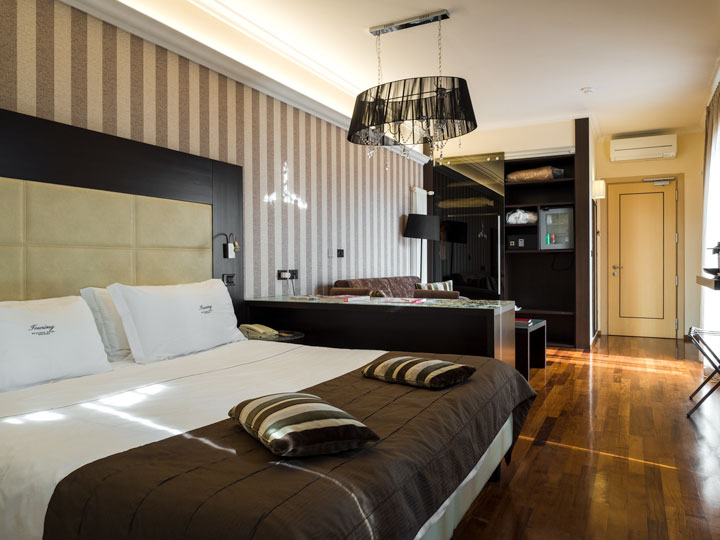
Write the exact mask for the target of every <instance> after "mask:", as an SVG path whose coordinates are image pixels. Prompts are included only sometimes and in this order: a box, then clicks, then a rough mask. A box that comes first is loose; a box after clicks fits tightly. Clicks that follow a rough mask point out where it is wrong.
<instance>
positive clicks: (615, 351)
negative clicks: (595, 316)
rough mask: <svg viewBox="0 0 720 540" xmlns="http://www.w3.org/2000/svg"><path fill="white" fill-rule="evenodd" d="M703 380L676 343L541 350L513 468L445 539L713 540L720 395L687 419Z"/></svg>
mask: <svg viewBox="0 0 720 540" xmlns="http://www.w3.org/2000/svg"><path fill="white" fill-rule="evenodd" d="M704 372H705V369H704V368H703V365H702V363H701V362H700V361H699V358H698V354H697V352H696V350H695V349H694V347H692V345H691V344H688V343H683V342H682V341H675V340H663V339H649V338H624V337H623V338H621V337H604V338H602V339H601V340H599V341H598V343H597V344H596V345H595V346H594V347H593V349H592V350H591V351H589V352H582V351H576V350H567V349H553V348H550V349H548V354H547V367H546V369H544V370H536V369H533V370H531V379H530V383H531V384H532V386H533V388H535V390H536V391H537V392H538V397H537V399H536V401H535V404H534V405H533V408H532V410H531V411H530V415H529V416H528V419H527V421H526V423H525V426H524V427H523V431H522V433H521V435H520V439H519V441H518V443H517V445H516V447H515V450H514V452H513V460H512V462H511V464H510V465H509V466H505V465H503V471H502V479H501V481H500V482H498V483H490V484H488V485H487V486H486V487H485V489H483V491H482V492H481V493H480V495H479V496H478V498H477V499H476V500H475V502H474V503H473V505H472V506H471V508H470V510H469V511H468V512H467V514H466V515H465V517H464V519H463V521H462V522H461V523H460V525H459V526H458V528H457V529H456V531H455V534H454V536H453V538H454V539H455V540H468V539H477V538H523V539H534V538H543V539H544V538H552V539H564V538H573V539H575V538H612V539H646V538H658V539H664V538H668V539H685V538H692V539H701V540H705V539H711V538H718V539H720V392H718V393H717V395H713V396H711V397H710V398H709V399H708V400H707V401H706V402H705V403H704V404H703V406H702V407H701V408H700V409H699V410H698V411H697V412H696V413H695V415H693V417H692V419H688V418H686V413H687V411H688V410H689V409H690V408H691V407H692V405H693V402H692V401H690V400H689V399H688V396H689V395H690V393H691V392H692V391H693V390H694V389H695V387H696V386H697V385H698V384H699V383H700V382H701V381H702V377H703V373H704ZM703 392H704V391H703ZM703 392H701V395H698V396H697V399H700V398H701V397H702V394H703Z"/></svg>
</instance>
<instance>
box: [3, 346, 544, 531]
mask: <svg viewBox="0 0 720 540" xmlns="http://www.w3.org/2000/svg"><path fill="white" fill-rule="evenodd" d="M381 354H383V351H371V350H345V349H326V348H319V347H307V346H302V345H292V344H283V343H268V342H261V341H243V342H237V343H232V344H228V345H225V346H222V347H218V348H216V349H212V350H209V351H205V352H202V353H198V354H194V355H191V356H186V357H181V358H176V359H173V360H168V361H163V362H157V363H152V364H145V365H140V364H134V363H131V364H122V363H120V364H117V363H115V364H114V366H113V370H112V371H111V372H107V373H102V374H98V375H90V376H86V377H80V378H75V379H67V380H62V381H58V382H55V383H51V384H44V385H40V386H36V387H32V388H27V389H23V390H18V391H13V392H7V393H5V394H0V452H1V453H2V455H3V461H2V464H1V465H0V479H1V481H0V501H1V502H2V508H3V519H2V523H1V524H0V537H2V538H14V539H23V538H28V539H30V538H33V539H34V538H42V537H44V538H47V539H53V538H63V539H64V538H153V539H155V538H180V537H182V538H253V537H254V538H412V537H414V536H416V535H417V537H425V538H446V537H449V535H450V534H451V532H452V528H453V527H454V526H455V525H456V524H457V521H458V519H459V517H460V516H461V515H462V514H463V513H464V511H465V510H466V509H467V507H468V506H469V504H470V503H471V502H472V500H473V498H474V497H475V496H476V494H477V491H478V490H479V489H480V488H481V486H482V485H483V484H484V483H485V481H486V480H487V477H488V476H489V474H490V472H492V470H494V469H495V467H496V466H497V464H498V462H499V460H500V458H501V457H502V455H503V454H505V453H506V452H507V451H508V449H509V448H510V446H511V444H512V442H513V441H514V439H515V438H516V437H517V435H518V433H519V429H520V427H521V425H522V422H523V421H524V419H525V416H526V414H527V412H528V410H529V408H530V405H531V403H532V399H533V397H534V393H533V392H532V389H531V388H530V387H529V386H528V385H527V384H526V383H525V381H524V380H523V379H522V377H520V376H519V374H518V373H517V372H516V371H515V370H513V369H512V368H510V367H508V366H506V365H504V364H503V363H501V362H499V361H496V360H492V359H488V358H479V357H458V356H456V355H453V356H447V355H446V356H443V355H431V356H433V357H441V358H444V359H448V360H458V359H460V360H461V361H462V362H464V363H467V364H470V365H473V366H475V367H476V368H477V372H476V373H475V374H474V375H473V377H471V379H470V380H469V381H468V382H466V383H464V384H461V385H458V386H455V387H451V388H448V389H445V390H438V391H431V390H426V389H418V388H414V387H408V386H404V385H398V384H388V383H384V382H381V381H377V380H372V379H366V378H363V377H362V375H361V374H360V369H359V368H361V367H362V366H364V365H365V364H367V363H369V362H371V361H372V360H374V359H375V358H377V357H378V356H380V355H381ZM429 356H430V355H429ZM301 389H305V390H307V391H308V392H310V393H314V394H316V395H318V396H320V397H322V398H324V399H325V400H327V401H328V402H330V403H331V404H333V405H335V406H338V407H340V408H343V409H345V410H347V411H348V412H349V413H351V414H353V415H354V416H355V417H356V418H358V419H360V420H361V421H363V422H365V423H366V424H367V425H368V426H369V427H371V428H372V429H373V430H375V431H376V432H377V433H378V435H379V436H380V441H378V442H377V443H373V444H371V445H369V446H367V447H365V448H363V449H359V450H354V451H349V452H344V453H340V454H335V455H329V456H317V457H311V458H294V459H282V458H278V457H276V456H274V455H273V454H271V453H270V452H269V451H268V450H267V449H266V448H265V447H264V446H262V445H261V444H260V443H258V442H257V441H256V440H254V439H253V438H251V437H250V436H249V435H248V434H247V433H245V431H243V429H242V428H241V427H240V426H239V425H237V424H236V423H235V422H234V421H233V420H231V419H228V418H227V411H228V409H229V408H230V407H232V406H233V405H235V404H237V403H238V402H240V401H242V400H245V399H248V398H251V397H255V396H258V395H263V394H268V393H273V392H282V391H294V390H301Z"/></svg>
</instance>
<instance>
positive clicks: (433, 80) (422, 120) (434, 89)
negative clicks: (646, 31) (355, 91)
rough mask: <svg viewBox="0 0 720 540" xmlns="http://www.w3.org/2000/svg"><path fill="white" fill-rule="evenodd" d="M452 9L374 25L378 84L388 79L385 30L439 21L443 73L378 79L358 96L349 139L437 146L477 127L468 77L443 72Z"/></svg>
mask: <svg viewBox="0 0 720 540" xmlns="http://www.w3.org/2000/svg"><path fill="white" fill-rule="evenodd" d="M448 17H449V13H448V11H447V10H442V11H438V12H435V13H430V14H428V15H424V16H422V17H415V18H412V19H406V20H404V21H400V22H397V23H391V24H387V25H383V26H379V27H374V28H371V29H370V33H372V34H374V35H375V37H376V46H377V55H378V83H380V82H381V79H382V63H381V57H380V35H381V34H385V33H388V32H394V31H395V30H402V29H404V28H412V27H414V26H418V25H421V24H427V23H430V22H435V21H437V22H438V67H439V72H440V75H438V76H434V77H415V78H412V79H403V80H399V81H392V82H388V83H384V84H378V86H374V87H372V88H369V89H368V90H365V91H364V92H361V93H360V94H359V95H358V96H357V98H356V99H355V108H354V110H353V115H352V120H351V121H350V129H349V131H348V137H347V139H348V141H350V142H352V143H355V144H363V145H370V146H397V145H400V146H403V147H404V149H406V148H407V147H408V146H413V145H416V144H425V143H429V144H430V145H431V147H432V150H433V151H436V150H440V151H442V148H443V147H444V145H445V141H447V140H448V139H452V138H454V137H460V136H461V135H465V134H466V133H469V132H471V131H472V130H474V129H475V128H476V127H477V122H476V120H475V113H474V111H473V107H472V102H471V100H470V92H469V91H468V86H467V82H466V81H465V79H462V78H460V77H447V76H443V75H442V23H441V21H442V20H443V19H447V18H448Z"/></svg>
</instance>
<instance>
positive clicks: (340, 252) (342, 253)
mask: <svg viewBox="0 0 720 540" xmlns="http://www.w3.org/2000/svg"><path fill="white" fill-rule="evenodd" d="M337 256H338V259H342V258H343V257H344V256H345V250H344V249H338V250H337Z"/></svg>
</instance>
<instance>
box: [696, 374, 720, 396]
mask: <svg viewBox="0 0 720 540" xmlns="http://www.w3.org/2000/svg"><path fill="white" fill-rule="evenodd" d="M716 374H720V371H718V369H717V368H715V369H713V371H712V373H711V374H710V375H708V376H707V377H706V378H705V380H704V381H703V382H702V383H701V384H700V386H698V387H697V388H696V389H695V391H694V392H693V393H692V394H690V399H692V398H694V397H695V394H697V393H698V392H699V391H700V390H702V388H703V386H705V385H706V384H707V383H708V382H710V380H711V379H712V378H713V377H714V376H715V375H716Z"/></svg>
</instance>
